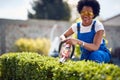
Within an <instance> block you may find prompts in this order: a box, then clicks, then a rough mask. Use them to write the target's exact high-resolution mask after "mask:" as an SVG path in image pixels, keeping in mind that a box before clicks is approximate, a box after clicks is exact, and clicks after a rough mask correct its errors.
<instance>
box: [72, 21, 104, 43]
mask: <svg viewBox="0 0 120 80" xmlns="http://www.w3.org/2000/svg"><path fill="white" fill-rule="evenodd" d="M93 22H94V21H93ZM93 22H92V24H91V25H89V26H83V25H82V24H81V23H80V33H87V32H90V31H91V28H92V25H93ZM71 28H72V30H73V32H74V33H76V34H77V23H74V24H72V26H71ZM99 30H104V26H103V24H102V23H101V22H100V21H98V20H96V23H95V32H97V31H99ZM102 43H103V40H102V41H101V44H102Z"/></svg>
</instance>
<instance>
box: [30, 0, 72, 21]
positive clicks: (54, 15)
mask: <svg viewBox="0 0 120 80" xmlns="http://www.w3.org/2000/svg"><path fill="white" fill-rule="evenodd" d="M32 9H33V10H34V11H35V14H32V13H31V12H29V11H28V18H31V19H52V20H69V19H70V8H69V6H68V4H67V3H66V2H63V1H62V0H35V1H33V3H32Z"/></svg>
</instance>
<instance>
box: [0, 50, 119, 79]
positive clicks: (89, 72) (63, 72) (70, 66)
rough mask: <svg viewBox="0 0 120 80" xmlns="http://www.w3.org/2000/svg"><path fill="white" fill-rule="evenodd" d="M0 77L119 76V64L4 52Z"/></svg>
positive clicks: (69, 77)
mask: <svg viewBox="0 0 120 80" xmlns="http://www.w3.org/2000/svg"><path fill="white" fill-rule="evenodd" d="M0 73H1V74H0V80H120V68H119V67H118V66H117V65H113V64H98V63H95V62H90V61H88V62H85V61H77V62H74V61H70V60H68V61H67V62H65V63H63V64H60V63H59V59H58V58H52V57H46V56H41V55H39V54H37V53H27V52H23V53H6V54H4V55H2V56H0Z"/></svg>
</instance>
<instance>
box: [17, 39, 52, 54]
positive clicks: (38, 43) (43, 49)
mask: <svg viewBox="0 0 120 80" xmlns="http://www.w3.org/2000/svg"><path fill="white" fill-rule="evenodd" d="M15 49H16V50H15V51H17V52H23V51H24V52H25V51H26V52H37V53H39V54H43V55H48V52H49V49H50V40H49V39H46V38H37V39H28V38H20V39H18V40H17V41H16V42H15Z"/></svg>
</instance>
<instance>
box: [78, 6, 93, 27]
mask: <svg viewBox="0 0 120 80" xmlns="http://www.w3.org/2000/svg"><path fill="white" fill-rule="evenodd" d="M80 16H81V19H82V24H83V25H84V26H88V25H90V24H91V23H92V20H93V17H94V14H93V9H92V7H89V6H84V7H83V8H82V11H81V12H80Z"/></svg>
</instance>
